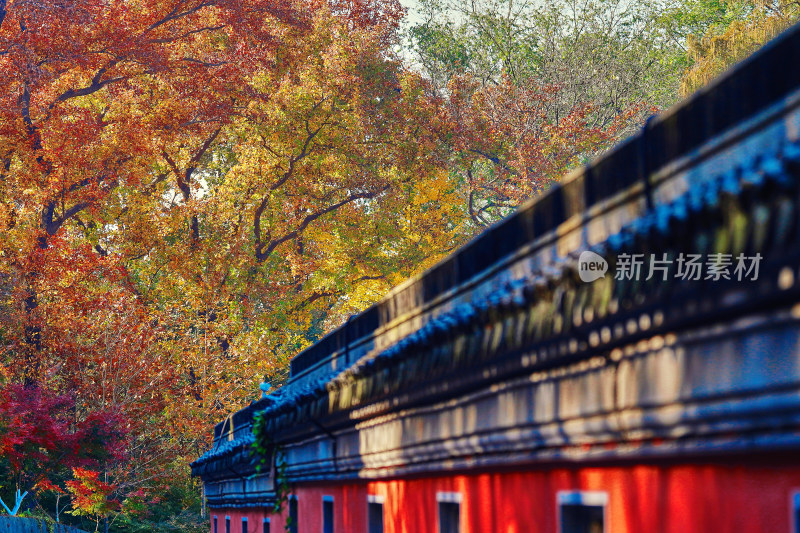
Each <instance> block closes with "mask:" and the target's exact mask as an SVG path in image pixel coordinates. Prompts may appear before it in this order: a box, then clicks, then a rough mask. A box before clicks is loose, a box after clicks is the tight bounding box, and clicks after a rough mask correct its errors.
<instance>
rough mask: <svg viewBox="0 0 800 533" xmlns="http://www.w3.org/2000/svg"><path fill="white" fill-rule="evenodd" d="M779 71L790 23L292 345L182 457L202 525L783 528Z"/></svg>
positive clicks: (790, 342) (431, 531) (790, 507)
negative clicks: (359, 306) (332, 326)
mask: <svg viewBox="0 0 800 533" xmlns="http://www.w3.org/2000/svg"><path fill="white" fill-rule="evenodd" d="M798 65H800V27H795V28H793V29H791V30H790V31H788V32H786V33H785V34H783V35H782V36H781V37H779V38H778V39H776V40H775V41H773V42H771V43H770V44H769V45H767V46H766V47H765V48H764V49H762V50H761V51H759V52H758V53H756V54H755V55H754V56H752V57H750V58H749V59H747V60H746V61H744V62H743V63H741V64H739V65H738V66H737V67H736V68H734V69H733V70H731V71H729V72H727V73H726V74H725V75H723V76H722V77H721V78H720V79H718V80H717V81H716V82H714V83H713V84H711V85H710V86H708V87H707V88H705V89H703V90H701V91H700V92H698V93H697V94H695V95H694V96H692V97H691V98H689V99H688V100H686V101H685V102H683V103H681V104H680V105H678V106H676V107H675V108H673V109H671V110H669V111H667V112H666V113H663V114H662V115H659V116H657V117H655V118H654V119H652V120H650V121H648V123H647V124H646V126H645V127H644V128H643V129H642V130H641V131H640V132H639V133H638V134H636V135H634V136H632V137H630V138H629V139H627V140H626V141H625V142H623V143H621V144H620V145H618V146H617V147H616V148H615V149H613V150H611V151H609V152H608V153H606V154H604V155H603V156H601V157H599V158H598V159H596V160H595V161H593V162H592V163H591V164H589V165H587V166H586V167H584V168H582V169H579V170H577V171H575V172H573V173H572V174H570V175H568V176H566V177H565V178H564V179H563V180H562V181H561V182H560V183H559V184H558V185H556V186H553V187H552V188H551V189H549V190H548V191H547V192H546V193H545V194H543V195H541V196H539V197H537V198H535V199H534V200H532V201H531V202H530V203H528V204H526V205H524V206H522V207H521V208H520V209H519V210H517V211H516V212H515V213H514V214H513V215H511V216H510V217H508V218H507V219H505V220H503V221H502V222H500V223H498V224H496V225H495V226H493V227H491V228H489V229H488V230H486V231H485V232H484V233H482V234H481V235H480V236H478V237H477V238H475V239H474V240H473V241H472V242H470V243H469V244H467V245H466V246H464V247H463V248H461V249H459V250H458V251H456V252H455V253H453V254H452V255H451V256H450V257H448V258H446V259H445V260H443V261H442V262H441V263H439V264H438V265H436V266H435V267H433V268H432V269H430V270H428V271H427V272H425V273H424V274H422V275H420V276H418V277H415V278H412V279H410V280H408V281H407V282H405V283H404V284H402V285H400V286H398V287H396V288H395V289H394V290H392V291H391V292H390V293H389V294H387V295H386V296H385V297H384V298H383V299H382V300H380V301H379V302H378V303H376V304H375V305H374V306H372V307H371V308H369V309H367V310H366V311H364V312H363V313H361V314H360V315H358V316H356V317H354V318H353V319H352V320H350V321H348V323H347V324H346V325H344V326H342V327H341V328H339V329H337V330H335V331H333V332H332V333H330V334H329V335H327V336H325V337H324V338H322V339H321V340H320V341H319V342H317V343H316V344H314V345H313V346H311V347H309V348H308V349H306V350H305V351H303V352H301V353H300V354H298V355H297V356H296V357H295V358H294V359H293V360H292V362H291V377H290V378H289V381H288V383H287V384H286V385H284V386H283V387H281V388H280V389H278V390H277V391H276V392H275V393H274V394H272V395H267V396H266V397H265V398H263V399H261V400H259V401H257V402H254V403H253V404H252V405H250V406H249V407H247V408H246V409H243V410H241V411H239V412H236V413H233V414H231V415H230V416H229V417H228V418H227V419H226V420H224V421H222V422H220V423H219V424H218V425H217V426H216V427H215V429H214V441H213V446H212V448H211V449H210V450H209V451H208V452H206V453H205V454H204V455H203V456H202V457H200V458H198V459H197V460H196V461H195V462H194V463H192V472H193V475H195V476H200V478H201V479H202V481H203V483H204V487H205V493H206V496H207V502H208V507H209V509H210V531H211V532H212V533H240V532H242V533H243V532H247V533H268V532H272V533H276V532H280V531H284V527H285V526H286V523H287V520H288V521H289V529H290V530H291V531H293V532H296V533H317V532H319V533H333V532H335V533H479V532H481V533H482V532H491V533H644V532H653V533H800V68H798ZM252 450H257V453H255V454H253V453H251V451H252ZM276 507H280V511H279V512H276Z"/></svg>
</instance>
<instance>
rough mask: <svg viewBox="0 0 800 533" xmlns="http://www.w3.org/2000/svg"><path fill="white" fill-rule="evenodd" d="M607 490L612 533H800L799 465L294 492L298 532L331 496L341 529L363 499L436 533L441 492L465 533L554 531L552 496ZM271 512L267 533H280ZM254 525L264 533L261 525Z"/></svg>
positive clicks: (406, 530) (407, 526) (237, 524)
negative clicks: (798, 509) (797, 524)
mask: <svg viewBox="0 0 800 533" xmlns="http://www.w3.org/2000/svg"><path fill="white" fill-rule="evenodd" d="M562 490H572V491H574V490H582V491H604V492H606V493H607V494H608V506H607V507H606V515H605V516H606V533H794V531H795V530H793V529H792V527H793V526H792V522H791V514H790V507H791V505H790V500H791V497H792V493H793V492H794V491H795V490H800V466H798V465H792V466H788V467H787V466H758V467H755V466H750V467H745V466H725V465H662V466H621V467H604V468H583V469H580V470H572V469H553V470H547V471H525V472H506V473H485V474H469V475H456V476H451V477H438V478H424V479H404V480H396V481H377V482H369V483H366V482H365V483H360V484H358V483H350V484H345V485H314V486H298V487H296V488H295V494H296V495H297V498H298V512H299V524H298V525H299V530H298V533H320V532H321V531H322V497H323V496H324V495H327V496H333V498H334V513H335V523H334V531H335V532H336V533H367V494H375V495H380V496H383V497H384V498H385V502H384V524H385V530H384V531H385V533H437V503H436V493H437V492H440V491H441V492H459V493H461V494H462V495H463V501H462V503H461V533H487V532H490V533H558V531H559V529H558V524H557V521H558V510H557V504H556V494H557V493H558V492H559V491H562ZM211 515H212V533H213V515H217V516H218V517H219V529H218V532H219V533H224V531H225V529H224V525H225V522H224V518H225V516H226V515H228V516H230V517H231V523H232V527H231V532H232V533H240V531H241V517H242V516H247V517H248V519H249V520H248V522H249V528H248V531H247V533H260V532H261V529H260V528H261V524H262V519H263V518H264V517H265V516H267V515H266V514H264V512H258V511H255V510H249V511H247V512H245V513H243V512H242V511H237V510H233V509H231V510H223V509H219V510H212V511H211ZM283 524H284V521H283V518H282V517H279V516H272V529H271V533H276V532H282V531H283ZM256 526H257V527H258V529H257V528H256Z"/></svg>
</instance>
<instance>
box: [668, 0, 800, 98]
mask: <svg viewBox="0 0 800 533" xmlns="http://www.w3.org/2000/svg"><path fill="white" fill-rule="evenodd" d="M773 4H774V5H773ZM753 7H754V9H753V10H752V11H751V12H750V14H749V16H748V17H747V18H746V19H744V20H734V21H733V22H731V24H730V25H729V26H728V27H727V28H725V30H724V31H723V32H722V33H718V32H717V31H715V30H713V29H712V30H711V31H710V32H709V33H708V34H707V35H704V36H702V37H701V38H697V37H696V36H694V35H690V36H689V38H688V39H687V48H688V49H689V52H690V55H691V57H692V59H693V60H694V65H692V67H691V68H689V69H688V70H687V71H686V73H685V74H684V76H683V79H682V80H681V94H682V95H683V96H687V95H689V94H691V93H693V92H694V91H696V90H697V89H698V88H700V87H702V86H703V85H705V84H707V83H708V82H710V81H711V80H712V79H714V78H715V77H716V76H718V75H719V74H721V73H722V72H723V71H724V70H726V69H727V68H729V67H730V66H732V65H733V64H734V63H736V62H737V61H740V60H742V59H744V58H745V57H747V56H748V55H750V54H751V53H752V52H754V51H755V50H756V49H758V48H759V47H761V46H762V45H763V44H764V43H766V42H767V41H769V40H770V39H772V38H773V37H775V36H777V35H778V34H779V33H780V32H782V31H783V30H785V29H786V28H788V27H789V26H791V25H792V24H793V23H794V22H795V21H797V20H798V18H800V8H798V6H797V4H796V3H795V2H790V1H786V0H781V1H780V2H777V3H772V2H763V1H760V0H759V1H756V2H754V6H753Z"/></svg>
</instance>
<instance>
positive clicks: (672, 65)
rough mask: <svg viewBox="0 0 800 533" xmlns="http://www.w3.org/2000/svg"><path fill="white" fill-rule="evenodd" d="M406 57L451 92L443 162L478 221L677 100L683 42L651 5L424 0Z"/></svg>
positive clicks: (504, 210)
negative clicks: (446, 153) (447, 163)
mask: <svg viewBox="0 0 800 533" xmlns="http://www.w3.org/2000/svg"><path fill="white" fill-rule="evenodd" d="M420 4H421V8H420V15H421V18H422V22H421V23H418V24H416V25H415V26H413V27H411V28H410V30H409V43H410V48H411V52H412V56H413V58H414V59H415V61H416V63H417V65H418V67H419V68H420V69H421V70H422V71H423V72H424V73H426V74H427V76H428V77H429V78H430V79H431V80H432V86H433V90H434V91H436V93H437V94H439V95H441V96H442V97H444V98H446V99H447V101H448V106H449V111H450V116H451V117H452V121H453V127H454V130H453V132H452V135H451V136H450V137H448V139H449V145H450V148H451V150H452V152H451V168H452V170H453V172H454V173H455V174H456V176H457V178H458V179H459V180H460V182H461V183H462V190H463V191H464V202H465V204H466V210H467V214H468V216H469V218H470V220H471V221H472V223H473V224H474V226H475V227H478V228H479V227H483V226H486V225H487V224H489V223H491V222H493V221H496V220H497V219H498V218H500V217H502V216H505V215H507V214H508V213H509V212H510V211H511V210H512V209H513V208H515V207H516V206H518V205H519V204H520V203H521V202H522V201H524V200H525V199H527V198H530V197H531V196H532V195H535V194H537V193H539V192H541V191H542V190H544V189H546V188H547V187H548V186H549V185H550V183H552V182H553V181H555V180H557V179H559V178H560V177H561V176H562V175H563V174H564V173H565V172H566V171H567V170H568V169H570V168H572V167H574V166H576V165H578V164H580V163H582V162H585V161H586V160H587V159H588V158H590V157H591V156H593V155H595V154H597V153H598V152H600V151H602V150H603V149H605V148H607V147H609V146H611V145H612V144H613V143H614V142H615V141H617V140H619V139H620V138H622V137H624V136H626V135H627V134H629V133H630V132H631V131H633V130H634V129H635V128H637V127H639V126H640V125H641V124H642V123H643V121H644V119H645V117H647V116H648V115H649V114H651V113H653V111H654V110H657V109H660V108H663V107H666V106H668V105H670V104H671V103H673V102H674V101H675V100H676V99H677V92H678V82H679V78H680V73H681V72H682V70H683V65H682V63H681V58H682V57H683V53H682V50H681V49H680V44H679V42H678V39H676V38H675V35H674V33H669V32H667V31H666V29H665V26H664V24H662V23H661V16H662V10H663V8H665V7H666V5H662V4H661V3H658V2H655V3H653V2H624V1H619V0H602V1H599V2H564V1H561V0H548V1H547V2H532V1H510V0H481V1H462V0H425V1H423V2H421V3H420Z"/></svg>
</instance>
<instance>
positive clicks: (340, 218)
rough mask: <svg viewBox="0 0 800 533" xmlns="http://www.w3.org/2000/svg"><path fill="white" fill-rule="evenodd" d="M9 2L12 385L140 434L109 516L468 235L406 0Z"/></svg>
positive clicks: (3, 59) (6, 269)
mask: <svg viewBox="0 0 800 533" xmlns="http://www.w3.org/2000/svg"><path fill="white" fill-rule="evenodd" d="M3 6H4V9H3V10H2V12H1V13H0V23H1V25H0V50H2V54H1V55H0V64H2V66H3V68H2V69H0V76H2V79H3V84H4V86H5V87H8V91H7V92H6V93H5V94H4V96H3V97H2V98H3V100H2V101H0V117H1V118H0V124H2V126H0V156H2V166H1V167H0V205H1V206H2V207H0V221H1V222H2V224H3V228H4V231H3V232H2V233H1V234H0V287H2V292H3V294H4V301H3V302H2V305H3V308H4V310H6V311H7V313H3V316H2V317H0V337H2V339H3V347H4V348H3V358H2V367H0V370H2V374H3V381H2V386H4V387H9V386H12V385H9V384H24V385H25V386H26V387H27V389H26V390H31V391H36V390H46V389H48V390H49V389H52V390H55V391H57V392H58V393H69V394H70V395H71V397H74V398H75V407H74V410H75V413H76V415H77V416H78V418H79V419H88V418H89V417H91V416H92V413H96V412H105V411H106V410H110V411H111V412H113V413H118V414H119V416H122V417H124V419H125V420H127V421H128V424H129V425H128V426H127V430H128V431H129V434H130V439H129V440H128V441H127V446H126V450H125V452H126V453H125V458H126V460H125V461H121V462H119V463H118V464H108V465H104V469H103V476H104V478H105V476H106V475H108V476H109V477H108V479H109V481H108V483H111V484H112V485H113V487H114V489H113V491H114V494H113V495H112V496H111V497H113V498H116V499H120V500H123V499H124V497H125V495H126V494H131V493H133V492H137V491H141V490H143V488H144V489H147V490H150V489H151V488H152V487H154V486H157V485H158V484H159V483H166V482H168V478H169V476H170V474H169V469H170V468H172V465H174V464H175V461H176V460H178V459H180V458H181V457H191V456H195V455H197V454H199V453H201V452H202V451H203V447H204V445H203V443H204V442H205V439H207V436H208V435H209V428H210V426H211V424H212V423H213V422H216V421H217V420H218V419H219V418H220V417H221V416H222V415H223V414H224V413H227V412H228V411H230V410H231V409H235V408H237V407H239V406H241V405H242V404H243V403H246V402H247V401H249V400H250V399H251V398H253V397H254V395H255V391H256V390H257V389H256V385H257V382H258V381H259V380H260V379H262V378H263V376H264V374H267V375H269V376H271V377H272V379H275V380H280V378H281V376H282V375H285V368H286V361H287V359H288V357H289V356H290V355H293V354H294V353H295V352H296V350H297V349H299V348H300V347H302V346H304V345H306V344H308V343H309V342H311V341H312V340H313V338H314V336H315V335H319V334H320V332H321V331H323V330H324V329H325V328H329V327H331V326H333V325H335V324H337V323H340V322H341V321H343V320H344V319H345V318H346V316H347V314H349V313H352V312H356V311H358V310H360V309H362V308H363V307H364V306H365V305H367V304H368V303H370V302H372V301H374V300H375V299H376V298H377V297H378V296H379V295H380V294H381V293H382V292H384V291H385V289H386V288H387V287H389V286H391V285H392V284H395V283H397V282H399V281H400V280H401V279H402V278H403V277H405V276H407V275H409V274H411V273H413V272H415V271H417V270H419V269H420V268H424V267H425V266H426V265H429V264H431V263H432V262H433V261H435V260H436V259H437V258H438V257H440V256H441V255H442V254H444V253H446V252H447V251H448V250H450V249H452V247H453V246H455V245H456V244H457V243H458V242H460V239H461V238H463V234H464V233H463V232H462V231H460V229H459V226H458V223H457V222H455V223H454V222H452V221H451V220H450V219H449V218H448V216H447V214H448V210H449V209H451V208H452V206H454V205H457V201H456V200H455V199H454V198H455V197H456V194H457V191H456V190H455V188H454V186H453V184H452V182H451V181H450V180H449V176H448V174H447V173H446V172H444V171H443V164H444V161H445V158H444V155H443V154H442V152H441V150H440V148H441V145H440V143H439V142H438V133H439V132H440V131H443V130H444V129H446V126H445V125H444V123H445V122H446V121H447V117H446V115H445V114H444V113H443V112H442V109H441V106H440V102H439V101H437V100H436V99H435V98H431V97H430V92H431V91H430V90H429V87H428V85H427V84H426V82H424V81H423V80H422V79H421V78H420V76H418V75H416V74H412V73H410V72H408V71H406V70H405V69H404V68H403V66H402V64H401V63H400V62H399V61H398V60H397V58H395V57H394V56H393V54H392V52H391V47H392V46H393V44H394V43H395V42H396V31H397V28H398V21H399V18H400V16H401V15H402V10H400V8H399V4H397V2H393V1H363V2H351V1H348V2H317V1H309V2H296V3H286V2H270V1H266V0H264V1H261V0H254V1H247V2H225V1H208V0H200V1H198V2H185V1H182V0H181V1H158V2H145V3H141V2H111V3H109V2H100V3H97V2H93V1H88V0H87V1H85V2H73V3H69V4H63V3H48V2H45V3H28V2H21V1H20V2H11V3H8V4H3ZM103 482H104V483H105V482H106V481H105V480H104V481H103Z"/></svg>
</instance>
